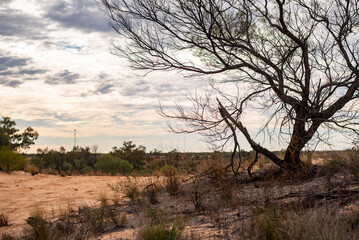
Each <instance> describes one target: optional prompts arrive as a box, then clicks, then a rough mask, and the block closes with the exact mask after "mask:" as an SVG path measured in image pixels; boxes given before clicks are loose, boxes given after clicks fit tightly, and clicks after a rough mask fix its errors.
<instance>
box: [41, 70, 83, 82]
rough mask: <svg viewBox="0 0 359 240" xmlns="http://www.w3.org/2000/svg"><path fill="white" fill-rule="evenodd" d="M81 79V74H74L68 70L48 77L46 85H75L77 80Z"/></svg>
mask: <svg viewBox="0 0 359 240" xmlns="http://www.w3.org/2000/svg"><path fill="white" fill-rule="evenodd" d="M79 78H80V74H78V73H73V72H70V71H68V70H64V71H61V72H59V73H57V74H55V75H54V76H51V77H48V78H47V79H46V80H45V83H47V84H50V85H57V84H74V83H75V80H77V79H79Z"/></svg>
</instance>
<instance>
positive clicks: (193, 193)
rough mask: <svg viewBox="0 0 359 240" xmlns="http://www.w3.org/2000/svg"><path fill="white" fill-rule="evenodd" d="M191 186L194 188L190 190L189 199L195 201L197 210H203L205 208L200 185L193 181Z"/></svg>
mask: <svg viewBox="0 0 359 240" xmlns="http://www.w3.org/2000/svg"><path fill="white" fill-rule="evenodd" d="M191 186H192V187H193V188H192V189H191V190H190V192H189V200H190V201H191V202H192V203H193V205H194V208H195V209H196V210H197V211H201V210H203V209H204V206H203V193H202V192H201V191H200V190H199V189H200V186H199V184H198V183H197V182H193V183H192V185H191Z"/></svg>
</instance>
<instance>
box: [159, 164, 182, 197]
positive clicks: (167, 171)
mask: <svg viewBox="0 0 359 240" xmlns="http://www.w3.org/2000/svg"><path fill="white" fill-rule="evenodd" d="M160 171H161V173H162V174H163V175H165V177H166V180H165V184H166V189H167V192H168V193H169V194H171V195H172V196H176V195H178V193H179V191H180V188H181V183H180V179H179V177H178V176H177V169H176V168H175V167H174V166H172V165H165V166H163V167H162V168H161V169H160Z"/></svg>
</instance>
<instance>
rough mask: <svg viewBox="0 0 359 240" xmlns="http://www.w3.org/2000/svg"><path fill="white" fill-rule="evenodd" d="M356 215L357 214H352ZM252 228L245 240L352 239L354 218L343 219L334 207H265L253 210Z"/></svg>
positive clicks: (356, 223) (247, 231) (245, 232)
mask: <svg viewBox="0 0 359 240" xmlns="http://www.w3.org/2000/svg"><path fill="white" fill-rule="evenodd" d="M355 214H357V213H355ZM255 216H256V217H255V220H254V226H253V228H252V229H251V230H248V229H246V230H245V231H244V232H243V237H244V238H246V239H293V240H302V239H308V240H309V239H318V240H337V239H338V240H339V239H340V240H344V239H356V238H355V234H356V233H357V227H358V222H359V221H358V217H356V218H350V217H343V216H342V215H341V214H340V211H339V208H338V207H337V206H322V207H316V208H311V209H304V208H296V209H288V208H286V207H281V206H275V205H267V206H266V207H264V208H260V209H256V210H255Z"/></svg>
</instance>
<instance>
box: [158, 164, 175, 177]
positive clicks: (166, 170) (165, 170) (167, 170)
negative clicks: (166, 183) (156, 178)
mask: <svg viewBox="0 0 359 240" xmlns="http://www.w3.org/2000/svg"><path fill="white" fill-rule="evenodd" d="M160 172H161V173H162V174H163V175H164V176H166V177H170V176H173V175H176V174H177V169H176V168H175V167H174V166H172V165H165V166H163V167H161V169H160Z"/></svg>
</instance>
